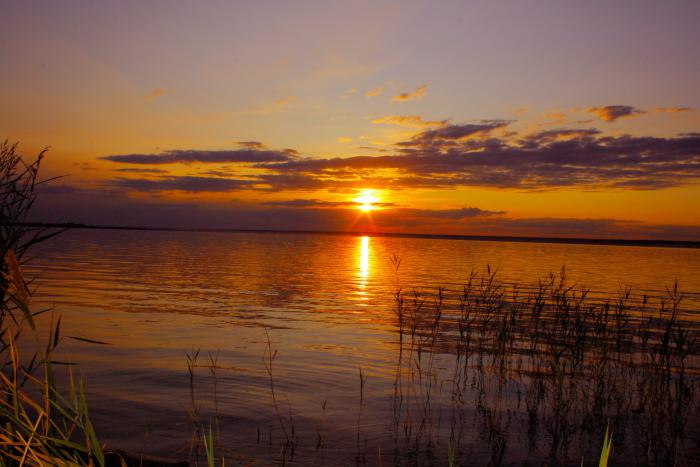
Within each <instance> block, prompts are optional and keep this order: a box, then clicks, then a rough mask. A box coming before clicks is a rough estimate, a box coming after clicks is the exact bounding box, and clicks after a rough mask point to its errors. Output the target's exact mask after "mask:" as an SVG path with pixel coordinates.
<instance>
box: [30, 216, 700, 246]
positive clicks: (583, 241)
mask: <svg viewBox="0 0 700 467" xmlns="http://www.w3.org/2000/svg"><path fill="white" fill-rule="evenodd" d="M25 225H27V226H31V227H46V228H60V229H96V230H136V231H155V232H220V233H264V234H307V235H308V234H314V235H348V236H354V237H357V236H369V237H395V238H425V239H433V240H475V241H485V242H521V243H563V244H574V245H607V246H641V247H662V248H700V241H690V240H688V241H684V240H625V239H614V238H568V237H517V236H507V235H440V234H413V233H398V232H339V231H330V230H272V229H194V228H171V227H138V226H120V225H92V224H78V223H72V222H68V223H43V222H27V223H25Z"/></svg>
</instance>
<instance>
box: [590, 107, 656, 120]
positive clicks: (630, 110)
mask: <svg viewBox="0 0 700 467" xmlns="http://www.w3.org/2000/svg"><path fill="white" fill-rule="evenodd" d="M586 112H588V113H592V114H595V115H596V116H597V117H598V118H600V119H601V120H603V121H605V122H614V121H616V120H617V119H619V118H623V117H635V116H637V115H641V114H643V113H646V112H644V111H643V110H639V109H635V108H634V107H632V106H631V105H606V106H604V107H590V108H588V109H587V110H586Z"/></svg>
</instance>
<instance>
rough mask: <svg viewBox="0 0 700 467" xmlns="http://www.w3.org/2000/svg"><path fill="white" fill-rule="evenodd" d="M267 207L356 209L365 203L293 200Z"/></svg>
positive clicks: (270, 204)
mask: <svg viewBox="0 0 700 467" xmlns="http://www.w3.org/2000/svg"><path fill="white" fill-rule="evenodd" d="M262 204H264V205H267V206H283V207H288V208H310V207H313V208H339V207H351V208H356V207H358V206H361V205H362V204H363V203H359V202H357V201H322V200H320V199H316V198H313V199H291V200H282V201H266V202H264V203H262ZM372 205H374V206H376V207H380V208H388V207H395V206H397V204H395V203H372Z"/></svg>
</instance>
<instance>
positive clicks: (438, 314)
mask: <svg viewBox="0 0 700 467" xmlns="http://www.w3.org/2000/svg"><path fill="white" fill-rule="evenodd" d="M1 149H2V158H1V160H0V164H1V165H0V170H1V171H2V173H1V175H2V180H1V183H2V197H3V199H2V216H3V217H2V226H1V227H2V238H1V240H2V279H1V282H0V285H1V287H0V293H1V294H2V309H1V310H0V331H2V332H0V364H2V371H0V396H1V397H0V450H1V454H2V456H0V465H2V466H15V465H18V466H21V465H96V466H104V465H148V464H149V461H147V460H145V459H144V458H139V456H134V455H126V454H123V453H120V452H118V451H109V452H108V451H107V450H106V446H104V445H103V444H102V443H101V442H100V441H99V434H98V433H96V431H95V429H94V428H93V424H92V422H91V420H90V417H89V412H88V402H87V400H88V397H87V395H86V391H87V390H86V388H89V381H88V382H87V383H83V382H82V381H79V382H76V381H75V380H74V378H73V376H72V370H71V365H70V363H69V362H61V361H56V360H55V359H54V357H53V355H54V352H55V350H56V348H57V347H58V345H59V343H60V342H61V341H62V340H65V339H80V340H83V341H87V342H89V343H91V344H94V345H101V344H104V343H102V342H98V341H90V340H89V339H84V338H76V337H73V336H69V335H64V334H63V333H62V331H61V318H60V317H59V316H54V315H53V314H51V311H50V310H36V311H34V310H31V307H30V297H31V284H28V283H27V282H26V281H25V279H24V278H23V277H22V273H21V268H22V262H23V258H24V257H25V252H27V251H28V250H29V249H30V248H31V246H32V245H34V244H36V243H38V242H40V241H43V240H45V239H47V238H50V237H51V236H53V235H55V234H56V233H58V232H60V231H61V229H58V230H56V229H53V230H52V229H49V230H47V229H46V228H47V227H66V225H64V226H60V225H53V226H48V225H43V224H41V225H39V224H31V223H28V222H26V216H27V213H28V212H29V210H30V209H31V206H32V205H33V203H34V200H35V191H34V189H35V187H36V186H37V185H38V184H39V183H41V182H39V181H38V179H37V173H38V169H39V163H40V160H41V155H40V157H39V158H38V159H37V161H36V162H34V163H33V164H26V163H25V162H23V161H22V159H21V158H20V157H19V156H18V155H16V153H15V147H14V146H10V145H8V144H7V143H5V144H4V145H2V148H1ZM42 154H43V153H42ZM428 238H430V237H428ZM509 241H511V240H509ZM392 263H393V267H394V271H395V286H394V302H395V306H394V319H395V339H396V342H395V348H396V354H395V355H396V361H395V362H394V364H395V373H394V383H393V395H392V397H391V400H390V403H391V405H392V414H393V417H392V420H391V421H390V423H389V421H387V424H389V425H390V426H391V437H392V440H393V446H392V449H387V450H385V451H382V449H381V447H379V449H378V450H375V449H376V448H375V446H374V444H372V440H371V439H369V437H370V436H371V434H368V433H367V432H366V431H365V430H366V425H365V422H364V421H365V419H366V417H367V416H368V410H369V407H367V405H366V404H367V400H368V394H369V393H370V391H371V378H372V376H371V375H368V374H367V373H366V372H365V371H364V370H363V369H362V368H359V369H358V374H357V386H356V387H354V388H348V391H351V392H354V393H355V394H356V396H357V397H356V400H357V405H356V414H357V416H356V427H355V433H354V436H353V441H354V442H355V448H356V449H355V450H356V453H355V455H354V459H352V461H350V460H347V461H348V462H350V463H355V464H357V465H366V464H377V465H381V464H383V463H387V464H389V463H394V464H399V465H402V464H405V465H423V464H434V463H437V464H443V465H444V464H447V465H450V466H454V465H468V464H469V465H471V464H472V463H474V462H476V463H480V464H483V465H493V466H496V465H503V464H508V463H513V462H516V463H520V464H523V463H526V464H531V463H533V462H536V463H543V464H546V465H590V464H592V463H596V462H597V463H599V465H607V461H608V458H610V459H611V461H612V462H616V461H617V462H622V463H635V464H638V463H643V464H648V465H687V464H688V463H689V462H691V461H692V459H696V456H697V455H698V453H697V450H698V446H697V440H696V439H693V437H692V436H691V437H689V436H688V435H689V433H690V434H691V435H692V434H694V433H697V431H698V428H699V427H698V423H699V422H700V416H699V415H700V414H699V413H698V409H699V407H698V406H699V405H700V404H698V398H697V390H698V385H699V384H700V351H699V349H698V346H697V341H698V333H699V331H700V328H699V327H698V324H697V320H689V319H687V318H688V316H687V315H685V314H684V312H683V310H682V309H681V307H680V305H681V302H682V299H683V295H682V293H681V292H680V291H679V290H678V287H677V285H673V286H671V287H669V288H667V290H666V295H665V296H664V297H660V298H658V299H654V303H651V300H650V299H649V297H647V296H641V297H640V296H636V295H634V294H633V293H632V291H631V290H629V289H626V290H624V291H623V292H621V293H620V295H619V296H617V297H610V298H608V299H604V300H593V299H592V298H590V297H591V296H590V295H589V291H588V290H581V289H579V288H576V287H575V286H574V285H572V284H570V283H569V281H568V280H567V277H566V271H565V270H564V269H562V271H561V272H560V273H559V274H550V276H549V277H547V278H543V279H540V280H539V282H538V286H537V287H535V288H534V289H521V288H519V287H518V285H517V284H505V283H502V282H500V281H499V279H498V277H497V274H496V272H495V271H492V270H491V269H490V268H488V267H487V268H486V270H485V271H484V272H482V273H472V274H471V275H470V276H469V278H468V279H467V281H466V282H465V283H464V285H463V287H461V288H457V289H455V288H453V289H447V288H443V287H437V288H433V289H422V290H419V289H413V288H410V287H407V286H405V285H404V284H403V283H402V280H401V275H400V272H401V270H400V266H401V260H400V258H398V257H393V258H392ZM657 300H658V303H657ZM40 317H41V318H40ZM37 319H42V320H44V321H46V320H48V322H49V326H48V334H47V335H46V336H42V335H40V334H39V333H38V331H37V329H38V327H37V326H36V324H35V321H36V320H37ZM266 333H268V334H267V347H266V352H265V355H264V356H263V357H264V360H263V363H261V364H262V365H264V368H265V371H266V374H267V376H268V379H269V396H270V405H271V407H272V408H273V409H274V413H275V414H276V426H274V427H270V432H269V434H268V436H269V438H268V439H269V451H270V454H269V457H268V458H266V460H264V461H262V463H264V464H270V463H275V464H281V465H294V464H303V465H306V464H313V465H325V464H336V463H337V462H338V459H335V458H334V457H333V451H332V447H333V446H332V445H331V444H330V441H329V440H328V439H327V437H326V433H325V432H324V430H323V428H322V426H321V424H319V426H318V427H315V428H314V429H312V430H308V429H304V428H303V427H301V426H298V425H297V424H296V423H295V422H296V419H295V416H294V415H293V413H292V411H291V408H289V410H287V409H288V407H287V406H286V405H285V404H283V402H284V401H285V399H286V397H285V395H284V393H283V392H282V391H281V390H280V385H279V384H278V380H277V379H276V372H275V365H276V364H277V362H279V359H281V358H284V357H283V351H282V352H278V349H276V348H275V347H274V346H273V340H272V338H271V336H270V334H269V331H267V330H266ZM27 342H33V343H35V344H36V345H34V346H33V347H34V349H33V350H32V346H31V345H28V344H26V343H27ZM20 345H26V346H27V347H29V349H27V348H22V349H20ZM204 355H205V353H204V352H200V351H199V350H196V351H195V350H193V351H192V353H188V354H187V355H185V356H183V365H184V364H185V363H186V365H187V369H188V374H189V388H190V401H189V403H190V409H189V414H190V418H191V421H192V424H193V435H192V443H191V445H190V448H189V454H188V460H187V461H185V463H184V464H183V463H182V462H180V463H176V464H167V463H164V461H158V460H154V461H153V462H152V463H150V465H187V463H186V462H191V463H192V465H209V466H212V467H213V466H214V465H225V464H229V465H230V464H231V462H234V463H237V462H241V463H244V464H248V463H254V462H260V461H255V460H251V459H246V453H243V452H240V450H237V449H235V448H231V447H228V446H225V445H223V443H221V441H220V439H221V433H222V432H224V431H225V430H226V427H225V426H221V425H220V423H219V420H218V418H217V417H212V418H208V417H207V416H206V414H205V412H204V408H205V405H211V406H213V408H214V413H217V412H218V410H219V409H220V406H219V394H220V391H221V388H220V386H219V385H218V382H219V378H220V376H221V372H223V371H227V370H226V365H223V364H222V363H221V362H219V360H218V355H217V354H216V353H208V354H207V355H208V361H203V362H201V361H200V359H201V360H204V359H205V357H203V356H204ZM59 369H61V371H62V370H65V371H66V373H67V374H68V381H69V385H68V388H67V390H62V389H60V388H59V387H58V385H57V384H56V379H57V374H58V372H59ZM203 370H206V371H203ZM231 371H235V370H231ZM183 384H184V383H183ZM207 388H208V389H207ZM183 402H184V401H183ZM287 404H288V401H287ZM322 407H323V411H324V415H325V402H324V403H323V405H322ZM252 428H254V427H251V429H252ZM264 434H265V433H263V435H264ZM693 436H694V435H693ZM260 438H261V431H260V428H258V434H257V439H258V444H260V443H261V439H260ZM263 438H264V437H263ZM273 440H274V441H273ZM262 442H265V441H262ZM514 446H515V449H513V447H514ZM523 446H524V448H523ZM514 450H515V451H517V452H515V453H514V452H513V451H514ZM237 451H238V452H237ZM345 461H346V460H345V459H344V460H342V461H341V462H343V463H344V462H345Z"/></svg>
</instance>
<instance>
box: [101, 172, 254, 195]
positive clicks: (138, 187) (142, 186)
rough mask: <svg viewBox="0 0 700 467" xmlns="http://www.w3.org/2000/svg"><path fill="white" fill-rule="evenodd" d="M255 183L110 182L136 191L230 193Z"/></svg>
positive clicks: (206, 179)
mask: <svg viewBox="0 0 700 467" xmlns="http://www.w3.org/2000/svg"><path fill="white" fill-rule="evenodd" d="M254 183H255V182H254V181H252V180H247V179H242V180H239V179H232V178H220V177H195V176H181V177H176V176H172V177H160V178H156V179H146V178H117V179H115V180H111V181H110V182H109V184H110V185H112V186H117V187H121V188H128V189H130V190H134V191H142V192H157V191H187V192H192V193H199V192H228V191H236V190H240V189H243V188H247V187H250V186H251V185H253V184H254Z"/></svg>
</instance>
